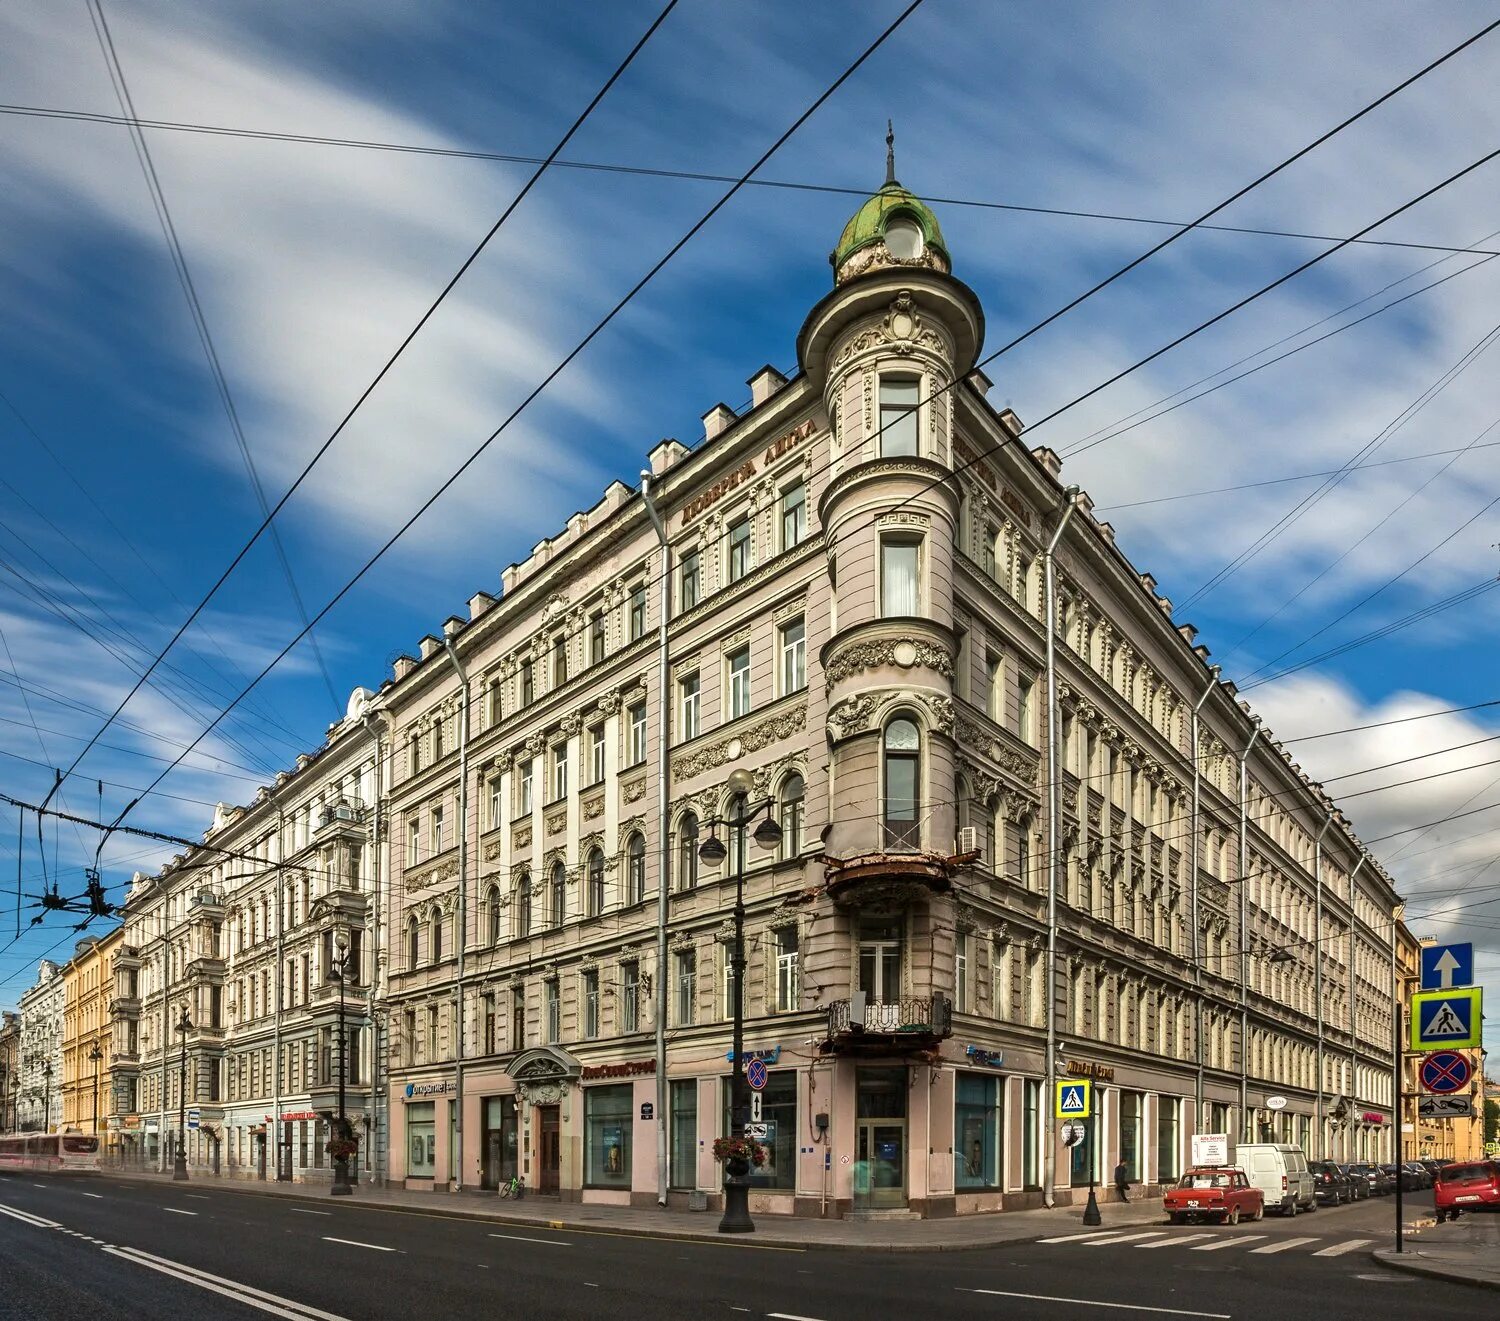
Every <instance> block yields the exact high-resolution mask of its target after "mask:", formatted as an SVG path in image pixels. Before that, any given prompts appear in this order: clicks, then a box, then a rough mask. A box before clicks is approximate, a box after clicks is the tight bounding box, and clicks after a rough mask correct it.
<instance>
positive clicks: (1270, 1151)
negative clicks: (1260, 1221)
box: [1234, 1142, 1318, 1216]
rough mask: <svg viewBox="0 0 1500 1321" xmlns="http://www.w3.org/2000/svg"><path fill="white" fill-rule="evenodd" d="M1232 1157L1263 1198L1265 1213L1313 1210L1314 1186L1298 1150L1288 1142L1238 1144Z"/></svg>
mask: <svg viewBox="0 0 1500 1321" xmlns="http://www.w3.org/2000/svg"><path fill="white" fill-rule="evenodd" d="M1234 1158H1235V1162H1236V1163H1237V1164H1238V1165H1239V1166H1240V1168H1241V1169H1243V1170H1244V1171H1245V1177H1246V1178H1248V1179H1249V1180H1250V1184H1251V1186H1252V1187H1255V1188H1259V1189H1260V1191H1261V1193H1262V1195H1263V1196H1264V1197H1265V1201H1266V1210H1267V1211H1280V1212H1281V1214H1282V1215H1288V1216H1294V1215H1296V1214H1297V1212H1298V1211H1315V1210H1317V1206H1318V1195H1317V1187H1316V1185H1315V1183H1314V1182H1313V1176H1312V1171H1311V1170H1309V1169H1308V1168H1307V1156H1306V1155H1305V1154H1304V1153H1303V1151H1302V1148H1301V1147H1294V1146H1292V1144H1291V1143H1289V1142H1242V1143H1240V1145H1239V1147H1238V1148H1236V1150H1235V1157H1234Z"/></svg>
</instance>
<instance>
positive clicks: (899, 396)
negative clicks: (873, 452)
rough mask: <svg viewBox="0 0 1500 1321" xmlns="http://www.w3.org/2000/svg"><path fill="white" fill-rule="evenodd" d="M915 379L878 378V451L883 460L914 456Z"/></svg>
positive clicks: (899, 377)
mask: <svg viewBox="0 0 1500 1321" xmlns="http://www.w3.org/2000/svg"><path fill="white" fill-rule="evenodd" d="M917 390H918V385H917V379H916V377H914V376H882V377H881V378H880V452H881V454H882V455H884V456H885V457H886V458H892V457H903V456H905V455H909V454H915V453H917V399H918V394H917Z"/></svg>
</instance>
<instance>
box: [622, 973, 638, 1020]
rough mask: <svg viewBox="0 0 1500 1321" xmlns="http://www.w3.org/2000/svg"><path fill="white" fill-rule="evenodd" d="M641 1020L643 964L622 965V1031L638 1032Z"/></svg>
mask: <svg viewBox="0 0 1500 1321" xmlns="http://www.w3.org/2000/svg"><path fill="white" fill-rule="evenodd" d="M640 1022H641V965H640V964H639V963H636V962H634V961H632V962H630V963H622V964H621V965H620V1031H621V1032H638V1031H640Z"/></svg>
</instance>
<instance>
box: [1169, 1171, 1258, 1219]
mask: <svg viewBox="0 0 1500 1321" xmlns="http://www.w3.org/2000/svg"><path fill="white" fill-rule="evenodd" d="M1162 1203H1163V1205H1164V1206H1165V1208H1166V1212H1167V1219H1168V1220H1170V1221H1171V1222H1172V1223H1173V1224H1174V1225H1181V1224H1185V1223H1187V1222H1189V1221H1193V1220H1217V1221H1218V1222H1219V1223H1220V1224H1224V1225H1237V1224H1239V1223H1240V1217H1241V1216H1243V1217H1244V1218H1245V1219H1247V1220H1259V1219H1260V1218H1261V1217H1262V1216H1263V1215H1265V1213H1266V1208H1265V1199H1264V1197H1263V1196H1262V1195H1261V1191H1260V1189H1259V1188H1252V1187H1251V1186H1250V1181H1249V1180H1248V1179H1246V1178H1245V1172H1244V1170H1239V1169H1234V1168H1232V1167H1229V1166H1216V1167H1212V1168H1207V1167H1205V1168H1202V1169H1194V1170H1189V1171H1188V1172H1187V1173H1186V1174H1184V1175H1183V1176H1182V1178H1181V1179H1180V1180H1179V1181H1178V1183H1177V1186H1176V1187H1175V1188H1169V1189H1167V1192H1166V1195H1165V1196H1164V1197H1163V1198H1162Z"/></svg>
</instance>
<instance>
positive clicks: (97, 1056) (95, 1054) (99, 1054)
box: [89, 1041, 104, 1140]
mask: <svg viewBox="0 0 1500 1321" xmlns="http://www.w3.org/2000/svg"><path fill="white" fill-rule="evenodd" d="M103 1058H104V1052H103V1051H102V1050H100V1049H99V1043H98V1042H97V1041H96V1042H94V1044H93V1045H92V1046H90V1047H89V1059H91V1060H92V1061H93V1062H94V1138H95V1140H97V1139H98V1137H99V1061H100V1060H102V1059H103Z"/></svg>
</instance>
